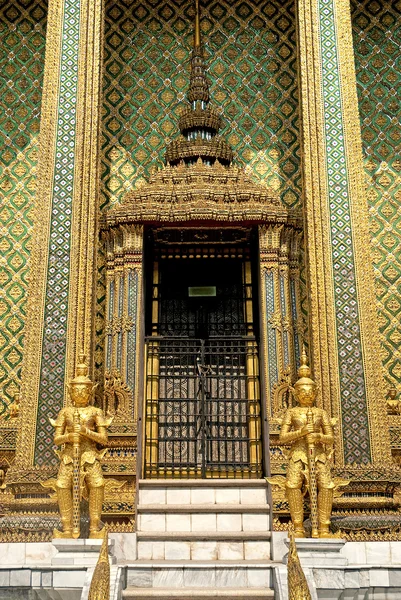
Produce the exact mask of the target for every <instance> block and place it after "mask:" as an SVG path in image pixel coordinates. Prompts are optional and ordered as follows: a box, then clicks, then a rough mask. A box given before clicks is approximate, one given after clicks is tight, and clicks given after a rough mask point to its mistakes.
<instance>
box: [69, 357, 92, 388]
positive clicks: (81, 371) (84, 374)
mask: <svg viewBox="0 0 401 600" xmlns="http://www.w3.org/2000/svg"><path fill="white" fill-rule="evenodd" d="M88 372H89V369H88V365H87V364H86V356H85V352H84V351H83V350H81V352H80V353H79V355H78V363H77V366H76V369H75V377H74V379H72V380H71V381H70V385H74V384H78V383H80V384H85V385H93V382H92V381H91V380H90V379H89V377H88Z"/></svg>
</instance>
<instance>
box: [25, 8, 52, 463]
mask: <svg viewBox="0 0 401 600" xmlns="http://www.w3.org/2000/svg"><path fill="white" fill-rule="evenodd" d="M63 22H64V2H63V0H51V1H50V2H49V5H48V17H47V32H46V52H45V68H44V78H43V92H42V105H41V120H40V134H39V151H38V162H37V181H36V194H35V202H34V206H33V213H32V221H33V230H32V251H31V255H30V258H29V288H28V298H27V310H26V314H27V320H26V325H25V343H24V361H23V367H22V381H21V419H20V428H19V432H18V436H17V450H16V459H15V465H16V467H17V468H18V467H19V468H27V467H29V466H31V465H32V461H33V457H34V453H35V433H36V419H37V411H38V396H39V386H40V368H41V359H42V340H43V329H44V309H45V300H46V282H47V269H48V260H49V235H50V223H51V210H52V197H53V185H54V168H55V154H56V137H57V113H58V101H59V88H60V63H61V51H62V31H63Z"/></svg>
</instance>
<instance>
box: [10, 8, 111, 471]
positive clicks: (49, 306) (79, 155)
mask: <svg viewBox="0 0 401 600" xmlns="http://www.w3.org/2000/svg"><path fill="white" fill-rule="evenodd" d="M102 24H103V7H102V0H50V2H49V14H48V24H47V39H46V57H45V74H44V85H43V95H42V98H43V101H42V112H41V115H42V116H41V125H40V140H39V157H38V167H37V170H38V177H37V192H36V198H35V214H34V215H33V222H34V230H33V235H32V240H33V247H32V255H31V256H32V258H31V267H30V282H31V283H30V291H29V298H28V307H27V315H28V318H27V327H26V339H25V349H24V356H25V361H24V366H23V373H22V393H21V396H22V398H21V415H22V416H21V431H20V434H19V438H18V442H17V453H16V462H15V466H14V474H15V471H17V470H18V469H19V470H21V469H22V470H31V469H32V468H33V467H35V468H40V469H44V468H46V467H52V466H55V465H56V464H57V457H56V456H55V454H54V452H53V431H52V427H51V425H50V422H49V417H52V418H55V417H56V416H57V414H58V412H59V410H60V409H61V408H62V406H63V403H64V400H65V383H66V381H67V380H68V378H69V377H70V376H71V375H72V374H73V369H74V364H75V360H76V355H77V353H78V352H79V350H80V349H81V348H82V346H83V347H84V349H85V351H86V352H87V353H88V358H89V359H90V360H91V361H92V360H93V357H92V354H93V352H92V339H93V328H94V314H95V311H94V303H95V277H96V273H95V264H96V262H95V253H96V248H97V244H96V239H97V211H98V200H97V199H98V190H97V188H98V183H99V163H98V148H99V126H100V105H99V99H100V89H101V53H102V43H103V36H102ZM10 475H11V474H10Z"/></svg>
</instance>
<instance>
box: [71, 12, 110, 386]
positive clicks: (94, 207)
mask: <svg viewBox="0 0 401 600" xmlns="http://www.w3.org/2000/svg"><path fill="white" fill-rule="evenodd" d="M103 22H104V7H103V0H81V11H80V36H79V54H78V90H77V125H76V142H75V165H74V188H73V189H74V191H73V202H72V215H73V220H72V230H71V252H70V273H71V274H70V289H69V310H68V330H67V352H66V377H67V379H68V378H69V377H70V376H72V374H73V372H74V365H75V363H76V359H77V353H78V352H79V351H80V349H81V348H82V346H83V347H84V348H85V349H86V350H87V351H88V354H89V355H90V356H91V361H92V362H91V365H90V370H91V371H92V370H93V358H94V350H95V347H94V344H95V342H94V338H95V336H94V333H95V315H96V310H95V304H96V266H97V244H96V240H97V238H98V210H99V188H100V153H99V148H100V146H99V144H100V124H101V110H100V108H101V104H100V99H101V85H102V66H103V65H102V55H103Z"/></svg>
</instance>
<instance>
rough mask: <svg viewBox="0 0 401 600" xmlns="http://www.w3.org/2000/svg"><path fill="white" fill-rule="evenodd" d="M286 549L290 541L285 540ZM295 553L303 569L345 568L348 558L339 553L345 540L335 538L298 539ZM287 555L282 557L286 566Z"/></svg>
mask: <svg viewBox="0 0 401 600" xmlns="http://www.w3.org/2000/svg"><path fill="white" fill-rule="evenodd" d="M285 545H286V546H287V548H289V546H290V540H289V539H288V538H287V539H286V540H285ZM296 546H297V552H298V556H299V560H300V561H301V565H302V566H303V567H345V566H346V565H348V558H347V557H346V556H344V554H342V553H341V551H342V549H343V548H344V546H345V540H341V539H336V538H326V539H314V538H298V539H297V540H296ZM287 560H288V553H287V554H285V556H284V557H283V562H284V563H285V564H287Z"/></svg>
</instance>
